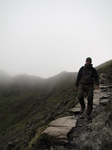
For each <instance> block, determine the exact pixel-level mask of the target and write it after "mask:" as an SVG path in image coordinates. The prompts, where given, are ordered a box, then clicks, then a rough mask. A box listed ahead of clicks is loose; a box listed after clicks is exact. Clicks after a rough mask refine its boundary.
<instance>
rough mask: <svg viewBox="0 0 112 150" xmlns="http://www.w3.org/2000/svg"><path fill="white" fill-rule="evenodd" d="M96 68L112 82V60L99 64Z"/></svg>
mask: <svg viewBox="0 0 112 150" xmlns="http://www.w3.org/2000/svg"><path fill="white" fill-rule="evenodd" d="M96 69H97V70H98V73H99V74H101V73H103V74H104V77H105V78H107V80H108V83H112V60H109V61H107V62H105V63H103V64H101V65H99V66H98V67H96Z"/></svg>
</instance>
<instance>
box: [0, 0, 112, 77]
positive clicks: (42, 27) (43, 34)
mask: <svg viewBox="0 0 112 150" xmlns="http://www.w3.org/2000/svg"><path fill="white" fill-rule="evenodd" d="M88 56H90V57H92V59H93V64H94V66H97V65H99V64H101V63H103V62H105V61H107V60H110V59H112V0H0V69H1V70H5V71H6V72H8V73H9V74H11V75H16V74H22V73H26V74H29V75H37V76H41V77H50V76H53V75H55V74H58V73H60V72H61V71H70V72H75V71H78V70H79V68H80V67H81V66H82V65H84V63H85V59H86V57H88Z"/></svg>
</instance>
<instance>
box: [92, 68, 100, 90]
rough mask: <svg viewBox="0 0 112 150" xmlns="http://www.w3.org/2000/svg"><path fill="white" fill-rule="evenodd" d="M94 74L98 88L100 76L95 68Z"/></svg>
mask: <svg viewBox="0 0 112 150" xmlns="http://www.w3.org/2000/svg"><path fill="white" fill-rule="evenodd" d="M93 75H94V80H95V85H96V89H98V88H99V76H98V73H97V71H96V69H95V68H93Z"/></svg>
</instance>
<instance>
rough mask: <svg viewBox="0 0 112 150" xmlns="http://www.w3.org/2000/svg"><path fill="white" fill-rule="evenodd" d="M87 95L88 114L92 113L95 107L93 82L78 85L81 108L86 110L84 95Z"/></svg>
mask: <svg viewBox="0 0 112 150" xmlns="http://www.w3.org/2000/svg"><path fill="white" fill-rule="evenodd" d="M85 94H86V96H87V102H88V104H87V115H90V114H91V112H92V109H93V84H92V85H91V84H90V85H87V84H79V87H78V98H79V103H80V105H81V109H82V110H85V102H84V95H85Z"/></svg>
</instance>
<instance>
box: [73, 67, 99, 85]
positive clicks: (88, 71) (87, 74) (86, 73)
mask: <svg viewBox="0 0 112 150" xmlns="http://www.w3.org/2000/svg"><path fill="white" fill-rule="evenodd" d="M94 81H95V84H96V85H97V86H99V76H98V73H97V71H96V69H95V68H94V67H92V65H91V66H87V65H85V66H83V67H81V68H80V70H79V72H78V75H77V79H76V83H75V86H76V87H78V85H79V83H81V84H85V85H93V84H94Z"/></svg>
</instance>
